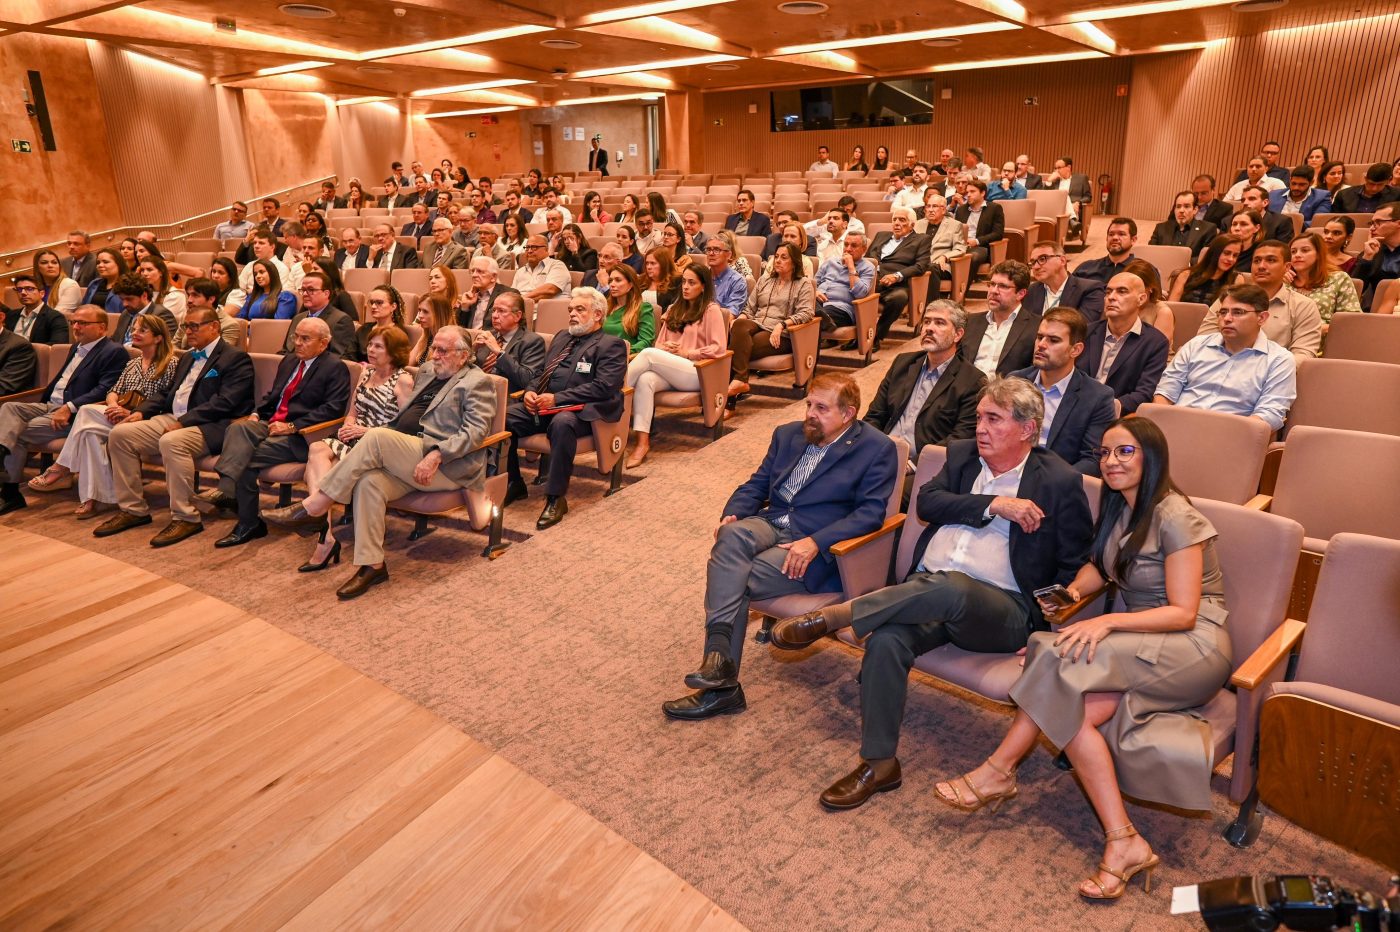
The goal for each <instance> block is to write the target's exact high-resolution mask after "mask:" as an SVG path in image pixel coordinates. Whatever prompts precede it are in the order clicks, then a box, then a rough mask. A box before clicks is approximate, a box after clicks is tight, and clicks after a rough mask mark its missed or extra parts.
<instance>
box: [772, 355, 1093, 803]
mask: <svg viewBox="0 0 1400 932" xmlns="http://www.w3.org/2000/svg"><path fill="white" fill-rule="evenodd" d="M1042 416H1043V402H1042V399H1041V394H1040V392H1039V391H1037V390H1036V389H1035V388H1033V387H1032V386H1031V385H1030V384H1029V383H1027V382H1026V381H1024V380H1023V379H1016V378H1001V377H993V378H992V379H991V380H990V381H989V382H988V383H987V387H986V388H984V389H983V391H982V400H981V401H979V402H978V403H977V437H976V439H975V440H955V441H953V442H952V443H950V444H948V459H947V462H946V464H945V465H944V467H943V471H942V472H940V473H939V474H938V475H937V476H935V477H934V478H933V479H931V480H930V481H929V482H928V483H926V484H925V485H924V486H923V487H922V488H920V489H919V491H918V492H917V493H916V496H915V500H916V502H917V508H918V515H919V518H920V519H921V520H923V521H925V522H927V525H928V526H927V528H925V530H924V533H923V534H922V535H921V536H920V538H919V540H918V543H917V545H916V546H915V548H914V559H913V564H912V566H911V567H910V572H909V575H908V577H907V578H906V579H905V580H904V581H903V582H902V583H900V584H898V585H895V586H888V587H886V588H884V589H880V590H877V591H875V592H872V593H870V594H869V595H863V596H860V597H859V598H857V599H854V600H852V601H850V602H846V603H841V604H837V605H832V606H828V607H826V608H823V609H821V610H820V611H818V612H809V613H807V614H805V615H800V616H797V617H796V618H788V619H784V620H783V621H781V622H779V623H778V625H777V626H776V627H775V628H774V629H773V645H774V646H775V647H778V648H781V649H785V650H800V649H802V648H804V647H807V646H808V645H810V644H812V643H814V642H816V641H817V640H818V639H819V638H821V637H823V636H825V635H827V634H829V633H831V632H832V631H835V630H837V629H839V628H842V627H846V626H847V625H849V626H850V627H851V629H852V631H853V632H854V633H856V634H858V635H860V636H862V637H866V638H867V640H866V643H865V656H864V658H863V659H862V662H861V672H860V704H861V730H862V739H861V749H860V756H861V760H860V762H859V764H858V765H857V766H856V768H855V770H853V771H852V772H851V773H850V774H848V775H847V776H845V777H843V778H841V779H840V780H838V781H837V782H836V783H834V784H832V785H831V786H830V787H828V788H827V790H826V791H825V792H823V793H822V794H821V803H822V805H823V806H825V807H826V808H827V809H832V810H842V809H854V808H856V807H857V806H859V805H861V804H862V803H864V802H865V801H866V800H867V799H869V798H870V797H871V796H873V795H874V794H875V793H878V792H884V791H888V790H893V789H896V788H897V787H898V786H899V784H900V781H901V779H902V778H901V774H900V768H899V761H898V759H897V758H896V757H895V751H896V747H897V745H898V742H899V726H900V722H901V720H902V719H903V717H904V699H905V695H906V693H907V692H908V688H909V686H908V680H909V671H910V670H911V669H913V666H914V659H915V658H916V657H918V656H919V655H920V654H924V653H927V652H928V651H931V650H934V649H936V648H939V647H942V646H943V645H945V644H949V643H951V644H954V645H955V646H957V647H959V648H961V649H962V650H967V651H974V652H985V653H1009V652H1012V651H1016V650H1019V649H1020V648H1022V647H1025V646H1026V641H1027V639H1028V638H1029V637H1030V634H1031V632H1032V631H1035V630H1038V629H1042V628H1045V627H1046V624H1045V619H1044V617H1043V616H1042V614H1041V611H1040V607H1039V606H1038V605H1037V604H1036V600H1035V597H1034V595H1033V593H1034V591H1035V590H1036V589H1039V588H1041V587H1043V586H1050V585H1054V584H1056V583H1058V584H1060V585H1068V584H1069V583H1070V582H1071V581H1073V579H1074V576H1075V574H1076V573H1077V572H1078V571H1079V568H1080V567H1081V566H1083V565H1084V562H1085V560H1086V559H1087V557H1088V553H1089V543H1090V541H1091V539H1092V536H1093V521H1092V519H1091V518H1090V515H1089V500H1088V498H1087V497H1086V496H1085V494H1084V482H1083V477H1082V476H1080V474H1079V473H1077V472H1075V471H1074V470H1073V469H1072V468H1071V467H1070V466H1069V464H1067V463H1066V462H1065V461H1064V460H1062V459H1061V458H1060V457H1058V456H1055V455H1054V454H1052V453H1050V452H1049V451H1047V450H1045V449H1042V448H1041V447H1039V446H1038V445H1037V441H1038V440H1039V438H1040V420H1041V417H1042Z"/></svg>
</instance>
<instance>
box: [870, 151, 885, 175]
mask: <svg viewBox="0 0 1400 932" xmlns="http://www.w3.org/2000/svg"><path fill="white" fill-rule="evenodd" d="M889 167H890V147H889V146H876V147H875V161H874V162H871V163H870V171H873V172H882V171H889Z"/></svg>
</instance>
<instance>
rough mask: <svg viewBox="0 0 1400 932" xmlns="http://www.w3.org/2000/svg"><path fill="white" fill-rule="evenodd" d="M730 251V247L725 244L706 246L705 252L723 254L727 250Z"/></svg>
mask: <svg viewBox="0 0 1400 932" xmlns="http://www.w3.org/2000/svg"><path fill="white" fill-rule="evenodd" d="M728 251H729V250H728V249H725V248H724V247H723V246H706V247H705V254H706V255H710V256H719V255H723V254H724V253H726V252H728Z"/></svg>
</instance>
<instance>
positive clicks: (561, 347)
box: [506, 288, 627, 531]
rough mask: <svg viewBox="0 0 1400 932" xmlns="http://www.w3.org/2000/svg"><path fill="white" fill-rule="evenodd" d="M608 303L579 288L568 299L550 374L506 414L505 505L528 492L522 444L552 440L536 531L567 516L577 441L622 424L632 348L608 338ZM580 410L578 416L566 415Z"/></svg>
mask: <svg viewBox="0 0 1400 932" xmlns="http://www.w3.org/2000/svg"><path fill="white" fill-rule="evenodd" d="M607 313H608V305H607V300H606V299H605V298H604V297H603V296H602V295H601V294H599V293H598V291H597V290H596V289H593V288H576V289H574V291H573V294H572V295H570V297H569V329H568V331H567V332H565V333H559V334H555V337H554V343H553V345H551V346H550V353H549V357H548V359H547V361H546V362H545V365H544V369H543V370H541V372H540V374H539V377H538V378H536V379H535V384H534V388H533V390H529V391H526V392H525V395H524V397H523V398H521V399H519V400H516V401H512V402H511V403H510V408H509V409H508V410H507V411H506V430H508V431H510V433H511V440H510V456H509V458H508V462H507V468H508V469H509V471H510V486H509V491H508V492H507V494H506V504H507V505H509V504H511V503H512V502H515V501H518V500H520V499H522V498H525V497H526V496H527V495H528V494H529V492H528V490H527V489H526V488H525V479H524V478H523V477H522V476H521V474H520V438H521V437H529V436H532V435H534V434H547V435H548V436H549V478H548V480H547V481H546V483H545V487H544V491H545V505H544V510H543V511H541V512H540V517H539V520H538V521H536V522H535V527H536V528H537V529H538V530H541V531H543V530H545V529H547V528H551V527H554V525H556V524H558V523H559V522H560V521H562V520H563V519H564V515H566V514H568V513H569V503H568V500H567V499H565V497H564V496H565V494H566V493H567V492H568V491H569V480H570V478H572V477H573V474H574V456H575V454H576V453H577V451H578V439H579V438H580V437H583V436H586V435H588V434H591V433H592V432H593V422H594V421H606V422H613V421H616V420H618V419H619V418H621V417H622V386H623V381H624V380H625V378H626V376H627V344H626V343H624V342H623V341H622V340H621V339H619V338H618V337H615V336H613V335H611V334H608V333H604V332H603V318H604V317H605V316H607ZM575 405H577V406H579V410H576V411H570V410H561V409H564V408H572V407H574V406H575Z"/></svg>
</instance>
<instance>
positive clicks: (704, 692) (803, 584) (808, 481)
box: [661, 373, 903, 721]
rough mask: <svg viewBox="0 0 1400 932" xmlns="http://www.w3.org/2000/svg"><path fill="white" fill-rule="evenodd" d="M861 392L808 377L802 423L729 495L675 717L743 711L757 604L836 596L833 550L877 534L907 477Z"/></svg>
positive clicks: (783, 432)
mask: <svg viewBox="0 0 1400 932" xmlns="http://www.w3.org/2000/svg"><path fill="white" fill-rule="evenodd" d="M859 413H860V388H859V387H858V386H857V385H856V383H855V381H854V380H853V379H852V378H851V377H850V376H848V375H844V374H839V373H828V374H825V375H820V376H817V378H815V379H813V380H812V386H811V388H810V389H809V390H808V393H807V413H806V416H805V418H804V419H803V421H802V423H800V424H797V423H793V424H783V425H782V426H780V427H779V428H778V429H777V430H775V431H774V432H773V439H772V441H771V442H770V443H769V444H768V453H767V454H766V455H765V456H764V458H763V462H762V464H760V465H759V467H758V469H757V470H756V471H755V472H754V474H753V475H752V476H751V477H749V480H748V481H747V482H745V483H744V484H743V485H741V486H739V488H738V489H736V490H735V491H734V494H733V495H731V496H730V497H729V501H728V502H727V503H726V504H725V506H724V510H723V511H722V512H721V515H722V517H721V518H720V523H719V527H718V528H717V529H716V530H715V544H714V546H713V547H712V548H710V561H709V566H708V569H707V576H706V583H705V651H704V659H703V661H702V662H701V664H700V668H699V669H698V670H696V671H695V672H693V673H690V674H687V675H686V677H685V684H686V685H687V686H689V687H690V688H691V689H695V690H698V691H697V692H694V693H692V694H690V695H688V696H684V697H682V698H680V699H674V700H671V701H669V702H665V703H662V706H661V710H662V712H663V713H665V714H666V715H667V716H668V717H670V718H675V719H683V720H687V721H699V720H702V719H707V718H710V717H712V716H715V715H724V714H729V713H735V712H742V711H743V710H744V709H745V708H746V707H747V703H746V702H745V700H744V690H743V687H741V686H740V685H739V661H740V659H741V656H742V653H743V647H744V634H745V631H746V626H747V623H748V617H749V601H750V600H751V599H771V598H774V597H776V596H780V595H788V594H794V593H801V592H839V591H840V589H841V579H840V576H839V575H838V574H837V572H836V558H835V557H834V556H833V555H832V553H831V547H832V545H833V544H836V543H839V542H840V541H843V540H847V539H849V538H852V537H859V536H861V535H863V534H869V533H871V532H872V531H875V530H877V529H878V528H879V527H880V526H881V524H882V523H883V522H884V520H885V510H886V508H887V507H888V505H889V500H890V494H891V493H892V492H893V491H894V483H895V480H896V479H897V478H898V477H899V475H900V474H901V473H902V471H903V464H902V463H899V462H896V460H897V458H898V457H897V447H896V446H895V444H894V441H892V440H890V439H889V438H888V437H886V436H885V435H884V434H882V433H881V432H880V431H879V430H878V429H877V428H875V427H873V426H871V425H869V424H865V423H862V422H861V421H859V420H857V415H858V414H859Z"/></svg>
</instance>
